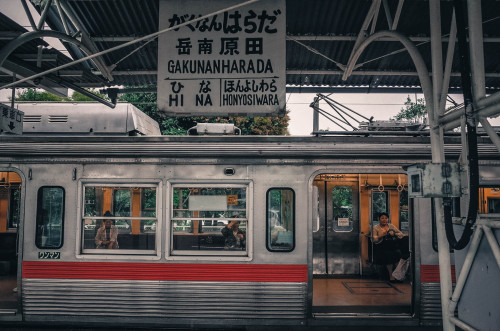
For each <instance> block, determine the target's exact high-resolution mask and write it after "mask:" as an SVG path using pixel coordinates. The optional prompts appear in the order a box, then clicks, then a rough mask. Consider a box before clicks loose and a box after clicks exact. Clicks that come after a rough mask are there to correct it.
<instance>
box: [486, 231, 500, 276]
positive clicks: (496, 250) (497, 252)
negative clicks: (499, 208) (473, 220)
mask: <svg viewBox="0 0 500 331" xmlns="http://www.w3.org/2000/svg"><path fill="white" fill-rule="evenodd" d="M482 228H483V231H484V234H485V235H486V239H488V243H489V244H490V247H491V250H492V251H493V255H494V256H495V260H496V261H497V265H498V267H499V268H500V247H498V242H497V240H496V238H495V235H493V231H491V228H490V227H488V226H484V225H483V226H482Z"/></svg>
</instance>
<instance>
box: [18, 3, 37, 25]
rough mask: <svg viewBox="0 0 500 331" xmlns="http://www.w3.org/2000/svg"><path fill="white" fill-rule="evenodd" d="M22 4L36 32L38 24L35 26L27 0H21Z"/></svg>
mask: <svg viewBox="0 0 500 331" xmlns="http://www.w3.org/2000/svg"><path fill="white" fill-rule="evenodd" d="M21 3H22V4H23V8H24V11H25V12H26V16H28V21H30V25H31V28H32V29H33V30H34V31H36V30H38V28H37V27H36V24H35V20H34V19H33V16H32V15H31V12H30V9H29V7H28V4H27V3H26V0H21Z"/></svg>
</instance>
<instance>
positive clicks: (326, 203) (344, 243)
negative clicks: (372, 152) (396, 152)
mask: <svg viewBox="0 0 500 331" xmlns="http://www.w3.org/2000/svg"><path fill="white" fill-rule="evenodd" d="M314 185H315V186H317V187H318V193H319V200H320V203H319V219H320V224H319V229H318V231H317V232H315V233H313V245H314V248H313V260H314V263H313V265H314V269H313V270H314V271H313V272H314V274H316V275H346V274H348V275H357V274H359V272H360V263H359V262H360V261H359V212H358V211H359V202H358V196H359V194H358V178H357V175H339V176H336V175H320V176H318V177H317V178H316V180H315V181H314Z"/></svg>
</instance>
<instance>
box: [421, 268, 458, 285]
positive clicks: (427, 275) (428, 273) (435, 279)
mask: <svg viewBox="0 0 500 331" xmlns="http://www.w3.org/2000/svg"><path fill="white" fill-rule="evenodd" d="M450 272H451V281H452V282H453V283H456V282H457V279H456V276H455V266H454V265H452V266H451V268H450ZM420 280H421V281H422V282H423V283H439V281H440V276H439V266H438V265H421V266H420Z"/></svg>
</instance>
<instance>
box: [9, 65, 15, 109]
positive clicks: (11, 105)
mask: <svg viewBox="0 0 500 331" xmlns="http://www.w3.org/2000/svg"><path fill="white" fill-rule="evenodd" d="M12 81H13V82H15V81H16V73H12ZM15 100H16V87H15V86H13V87H12V100H10V107H11V108H14V103H15Z"/></svg>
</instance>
